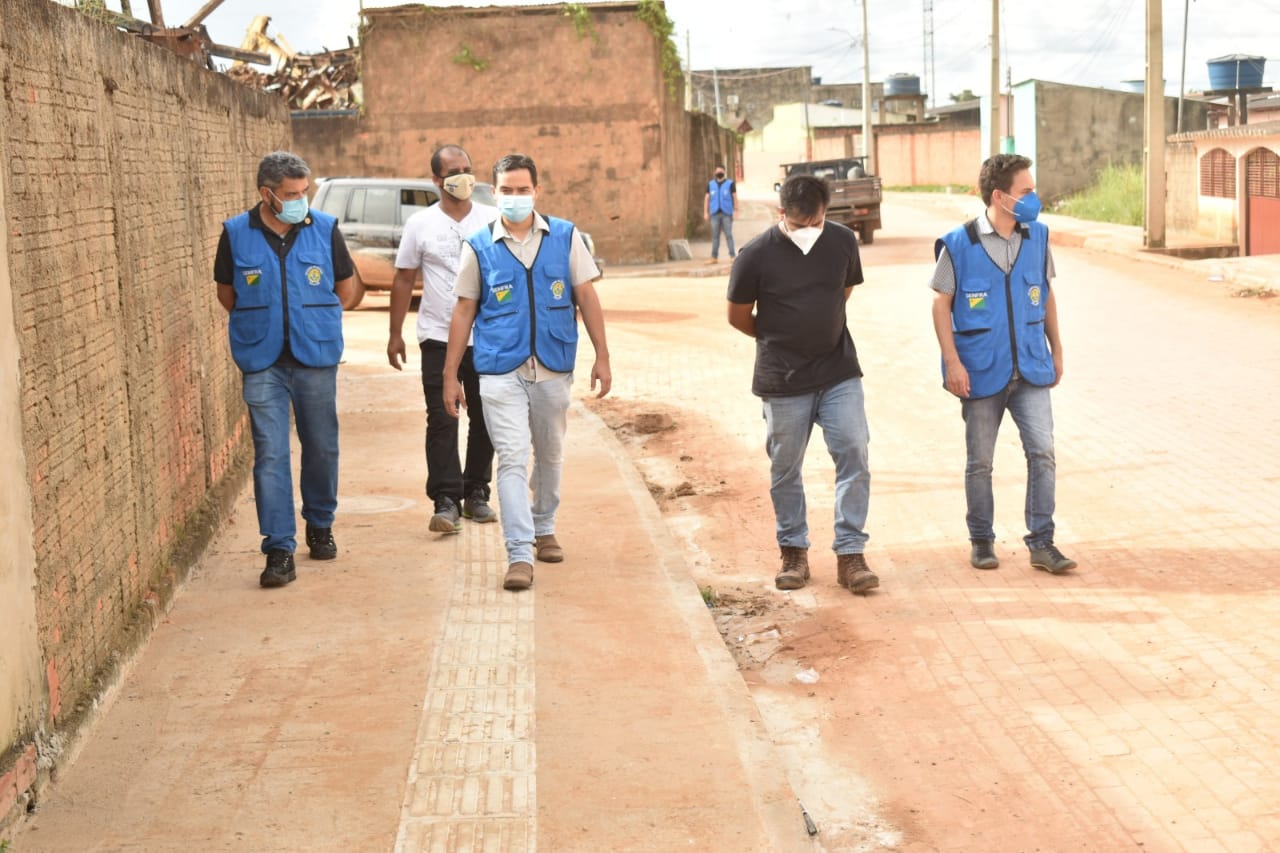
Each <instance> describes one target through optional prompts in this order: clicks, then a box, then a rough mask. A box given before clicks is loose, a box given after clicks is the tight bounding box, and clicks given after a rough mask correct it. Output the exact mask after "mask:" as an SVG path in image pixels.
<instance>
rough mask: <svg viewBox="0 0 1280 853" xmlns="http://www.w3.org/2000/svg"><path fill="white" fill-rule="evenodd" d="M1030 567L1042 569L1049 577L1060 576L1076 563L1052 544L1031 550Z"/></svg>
mask: <svg viewBox="0 0 1280 853" xmlns="http://www.w3.org/2000/svg"><path fill="white" fill-rule="evenodd" d="M1031 567H1032V568H1035V569H1044V570H1045V571H1046V572H1048V573H1049V574H1051V575H1060V574H1062V573H1063V572H1069V571H1071V570H1072V569H1074V568H1075V567H1076V561H1075V560H1073V559H1071V558H1070V557H1068V556H1066V555H1065V554H1063V553H1062V552H1061V551H1059V550H1058V548H1057V546H1056V545H1053V544H1052V543H1051V544H1049V545H1045V546H1044V547H1043V548H1032V549H1031Z"/></svg>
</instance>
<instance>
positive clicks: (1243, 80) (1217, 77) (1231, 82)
mask: <svg viewBox="0 0 1280 853" xmlns="http://www.w3.org/2000/svg"><path fill="white" fill-rule="evenodd" d="M1266 64H1267V59H1266V57H1264V56H1245V55H1244V54H1242V53H1233V54H1231V55H1230V56H1219V57H1218V58H1217V59H1210V60H1209V88H1210V89H1211V90H1214V91H1218V90H1222V89H1256V88H1258V87H1260V86H1261V85H1262V68H1263V66H1264V65H1266Z"/></svg>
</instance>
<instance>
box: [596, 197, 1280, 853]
mask: <svg viewBox="0 0 1280 853" xmlns="http://www.w3.org/2000/svg"><path fill="white" fill-rule="evenodd" d="M885 220H886V223H887V224H886V228H885V230H884V231H883V232H881V233H880V234H878V235H877V239H876V242H875V244H874V245H873V246H870V247H864V249H863V260H864V265H865V267H866V275H867V284H866V285H864V286H862V287H859V288H857V289H856V290H855V291H854V294H853V297H852V299H851V301H850V309H849V314H850V327H851V329H852V331H853V336H854V339H855V341H856V343H857V346H858V351H859V356H860V358H861V359H862V363H863V367H864V370H865V371H866V379H865V387H866V395H867V400H868V410H869V419H870V423H871V431H872V444H871V465H872V503H871V517H870V521H869V525H868V529H869V532H870V533H871V537H872V539H871V543H870V545H869V548H868V559H869V562H870V563H871V565H872V566H873V567H874V568H875V569H876V570H877V571H878V572H879V573H880V576H881V578H882V585H881V587H880V589H879V590H878V591H876V592H875V593H873V594H871V595H868V596H866V597H855V596H851V595H849V594H848V593H847V592H845V591H844V590H842V589H840V588H839V587H837V586H836V584H835V579H834V573H835V568H834V556H833V555H832V554H831V553H830V551H829V546H830V542H831V525H832V521H831V507H832V500H833V496H832V482H831V466H830V460H829V459H828V458H827V457H826V454H825V450H824V449H823V446H822V442H821V440H820V438H819V437H816V436H815V438H814V441H813V442H812V444H811V446H810V452H809V456H808V458H807V460H806V468H805V478H806V488H807V493H808V498H809V519H810V524H811V527H812V528H813V530H812V534H813V542H814V547H813V549H812V550H811V560H812V561H813V562H814V564H815V567H814V578H813V582H812V584H811V586H810V587H809V588H808V589H806V590H803V591H801V592H797V593H780V592H777V591H776V590H774V589H773V588H772V584H771V579H772V576H773V574H774V572H775V571H776V567H777V550H776V544H775V540H774V536H773V520H772V510H771V507H770V504H769V500H768V495H767V485H768V484H767V463H766V457H765V454H764V450H763V425H762V423H761V418H760V409H759V403H758V401H757V400H756V399H755V398H753V397H751V395H750V394H749V392H748V389H749V386H750V375H751V360H752V352H753V350H752V347H753V344H752V342H751V341H750V340H748V339H746V338H745V337H743V336H741V335H739V334H738V333H736V332H734V331H732V330H731V329H730V328H729V327H728V326H727V324H726V323H725V320H724V312H725V308H724V292H725V285H726V282H727V279H726V278H725V277H723V276H722V277H720V278H713V279H665V280H651V279H646V280H625V279H612V280H606V282H605V283H604V285H603V287H602V288H601V294H602V299H603V301H604V304H605V305H606V307H607V309H608V319H609V323H610V334H611V335H612V338H613V349H614V353H615V362H614V373H615V376H616V377H617V381H616V384H615V393H614V395H613V396H612V397H611V398H609V399H607V400H605V401H603V402H602V403H601V404H599V405H596V406H594V408H595V409H596V411H598V412H599V413H600V414H601V416H602V417H603V418H604V419H605V420H606V421H607V422H608V423H610V424H611V425H613V426H614V427H615V428H616V429H617V432H618V434H619V435H620V436H621V437H622V440H623V441H624V443H625V444H626V446H627V447H628V448H629V451H630V453H631V454H632V455H633V457H634V459H635V461H636V465H637V466H638V468H639V469H640V470H641V471H642V472H643V474H644V476H645V477H646V479H647V481H648V483H649V486H650V491H651V492H652V493H653V494H654V495H655V497H656V498H657V500H658V502H659V505H660V506H661V507H662V511H663V513H664V515H665V517H666V519H667V521H668V524H669V526H670V527H671V528H672V530H673V531H675V532H676V534H677V536H678V537H679V538H680V540H681V541H682V542H683V545H684V548H685V550H686V554H687V556H688V560H689V562H690V564H691V566H692V567H693V571H694V574H695V577H696V579H697V580H698V582H699V584H701V585H702V586H704V588H707V589H708V591H709V594H712V595H714V596H715V598H716V599H717V602H718V607H717V608H716V613H717V619H718V623H719V625H720V627H721V630H722V632H723V633H724V635H725V640H726V642H727V643H728V644H729V646H730V647H731V649H732V651H733V652H734V654H735V656H736V658H737V660H738V662H739V664H740V666H741V668H742V671H743V674H744V676H745V678H746V679H747V681H748V684H749V685H750V687H751V690H752V695H753V696H754V698H755V700H756V703H757V705H758V706H759V708H760V710H761V712H762V714H763V717H764V719H765V722H766V725H767V727H768V729H769V731H770V734H771V736H772V738H773V740H774V742H775V743H776V744H778V746H779V748H780V749H781V751H782V753H783V755H784V756H785V757H786V758H787V760H788V762H789V768H790V779H791V782H792V785H793V786H794V787H795V789H796V791H797V793H798V795H799V796H800V798H801V800H802V801H803V802H804V803H805V804H806V806H807V807H808V808H809V810H810V811H811V812H813V813H814V814H815V815H817V816H819V819H820V821H821V823H822V825H823V834H822V843H823V844H824V845H825V846H826V848H827V849H829V850H868V849H882V848H884V849H901V850H966V851H990V850H1002V851H1004V850H1028V851H1030V850H1134V849H1144V850H1148V851H1150V850H1183V849H1187V850H1232V851H1236V850H1263V849H1274V848H1275V847H1276V846H1280V812H1277V811H1276V810H1275V806H1274V804H1275V803H1276V802H1280V780H1278V779H1277V777H1276V776H1275V775H1274V774H1273V773H1271V772H1270V770H1269V768H1270V765H1271V764H1273V763H1274V759H1275V757H1276V752H1277V746H1278V744H1277V742H1276V739H1275V736H1274V731H1275V729H1276V726H1275V722H1276V715H1277V712H1280V696H1277V694H1276V691H1275V690H1274V689H1273V687H1272V683H1273V682H1274V681H1275V678H1276V676H1277V674H1280V651H1278V650H1277V647H1276V645H1275V643H1274V642H1272V641H1271V636H1272V632H1273V626H1274V625H1275V623H1276V616H1277V612H1278V611H1280V605H1277V603H1276V600H1277V599H1276V597H1275V596H1274V595H1273V594H1270V593H1273V592H1274V590H1275V579H1274V578H1275V571H1276V570H1277V569H1280V557H1277V545H1280V533H1278V532H1277V529H1276V525H1275V518H1276V517H1277V515H1278V514H1280V431H1277V430H1276V424H1277V415H1278V414H1280V410H1278V409H1277V405H1276V400H1275V397H1274V395H1273V394H1271V393H1270V392H1269V391H1267V390H1265V389H1269V388H1273V387H1275V377H1276V375H1277V373H1278V372H1280V354H1278V353H1280V350H1278V349H1277V347H1276V346H1275V341H1276V340H1277V339H1278V338H1277V332H1280V305H1278V304H1277V301H1276V300H1270V301H1268V300H1260V299H1257V298H1238V297H1233V296H1232V295H1231V288H1230V287H1229V286H1228V285H1225V284H1223V283H1221V282H1214V281H1208V280H1206V279H1205V276H1204V275H1203V274H1198V273H1187V272H1181V271H1178V270H1176V269H1170V268H1168V267H1166V266H1162V265H1156V264H1152V263H1149V262H1140V261H1135V260H1130V259H1126V258H1121V257H1117V256H1115V255H1110V254H1103V253H1098V252H1092V251H1088V250H1082V249H1070V248H1062V247H1060V248H1058V249H1055V259H1056V261H1057V268H1058V273H1059V278H1058V280H1057V282H1056V286H1057V287H1058V299H1059V304H1060V311H1061V318H1062V319H1061V323H1062V328H1063V337H1064V341H1065V350H1066V376H1065V380H1064V382H1063V384H1062V385H1061V386H1060V388H1059V389H1057V390H1056V391H1055V396H1054V410H1055V420H1056V436H1057V460H1058V489H1059V492H1058V512H1057V521H1058V537H1057V538H1058V542H1059V544H1060V545H1061V546H1062V547H1063V549H1064V550H1065V551H1066V552H1067V553H1068V554H1070V555H1071V556H1073V557H1074V558H1075V559H1077V560H1078V561H1079V562H1080V569H1079V571H1078V572H1076V573H1075V574H1072V575H1068V576H1065V577H1053V576H1049V575H1047V574H1046V573H1044V572H1036V571H1033V570H1031V569H1030V568H1029V566H1028V563H1027V553H1026V550H1025V547H1024V546H1023V544H1022V542H1021V536H1022V535H1023V533H1024V532H1025V531H1024V530H1023V527H1022V524H1023V522H1022V503H1023V484H1024V482H1025V462H1024V460H1023V458H1022V456H1021V451H1020V449H1019V448H1018V444H1017V440H1016V431H1015V430H1014V428H1013V427H1012V426H1011V425H1010V426H1007V428H1006V430H1005V431H1004V433H1005V434H1004V435H1002V438H1001V447H1000V450H999V455H998V457H997V462H996V483H995V485H996V499H997V534H998V541H997V543H996V544H997V552H998V554H999V557H1000V559H1001V567H1000V569H999V570H998V571H994V572H976V571H974V570H972V569H970V568H969V566H968V563H967V556H968V550H967V549H968V543H967V541H966V537H965V529H964V497H963V487H962V473H963V463H964V452H963V443H962V424H961V421H960V417H959V407H958V405H957V404H956V402H955V401H954V400H953V399H951V398H949V396H948V395H947V394H946V393H945V392H944V391H943V390H942V389H941V387H940V381H939V377H938V366H937V347H936V342H935V341H934V337H933V332H932V328H931V325H930V319H929V291H928V289H927V279H928V275H929V271H930V269H931V262H930V259H931V258H932V251H931V249H932V241H933V238H934V237H935V236H936V235H938V234H940V233H942V232H943V231H944V230H946V229H947V228H949V227H951V226H952V225H953V224H956V223H958V222H959V221H960V217H959V216H958V215H957V214H955V213H952V212H951V211H949V210H947V209H946V208H945V206H944V207H942V208H939V207H938V206H935V204H934V203H933V202H927V201H921V202H918V203H912V202H911V200H908V202H907V204H905V205H901V206H894V207H890V208H887V212H886V215H885ZM1051 227H1052V223H1051ZM1075 242H1080V241H1078V240H1077V241H1075ZM641 416H643V420H642V418H641ZM666 424H670V426H669V428H666V429H659V431H656V432H653V431H650V430H652V429H653V428H654V427H655V426H657V427H662V426H664V425H666ZM802 675H806V676H807V677H808V678H809V679H810V680H812V678H813V677H814V676H815V675H816V678H817V681H816V683H803V682H802V681H801V680H799V678H798V677H799V676H802Z"/></svg>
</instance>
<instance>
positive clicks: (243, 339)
mask: <svg viewBox="0 0 1280 853" xmlns="http://www.w3.org/2000/svg"><path fill="white" fill-rule="evenodd" d="M270 328H271V315H270V313H269V312H268V311H267V307H266V306H265V305H255V306H253V307H250V308H236V309H235V310H233V311H232V312H231V317H230V318H229V319H228V320H227V330H228V332H229V333H230V336H231V343H233V344H242V345H246V346H248V345H251V344H256V343H258V342H259V341H261V340H262V339H263V338H265V337H266V336H267V331H268V330H269V329H270Z"/></svg>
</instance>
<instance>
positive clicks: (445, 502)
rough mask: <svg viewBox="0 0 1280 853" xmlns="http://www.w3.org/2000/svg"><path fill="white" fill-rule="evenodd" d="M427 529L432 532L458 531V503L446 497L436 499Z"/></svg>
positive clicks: (460, 521)
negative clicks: (434, 511)
mask: <svg viewBox="0 0 1280 853" xmlns="http://www.w3.org/2000/svg"><path fill="white" fill-rule="evenodd" d="M427 529H429V530H431V531H432V532H434V533H459V532H461V530H462V514H461V513H460V512H459V511H458V505H457V504H456V503H454V502H453V501H451V500H449V499H448V498H441V499H440V500H438V501H436V514H435V515H433V516H431V523H430V524H428V525H427Z"/></svg>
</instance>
